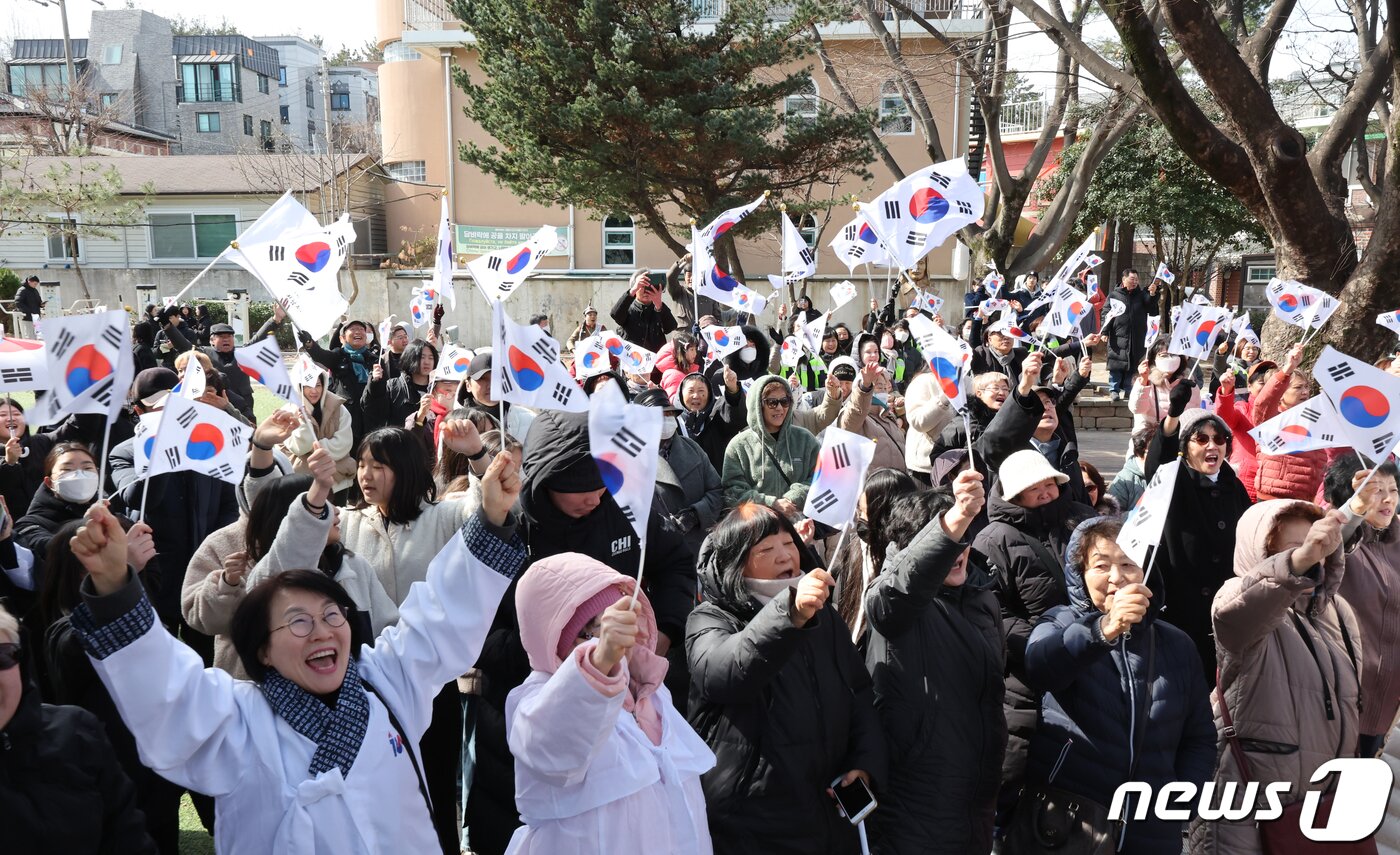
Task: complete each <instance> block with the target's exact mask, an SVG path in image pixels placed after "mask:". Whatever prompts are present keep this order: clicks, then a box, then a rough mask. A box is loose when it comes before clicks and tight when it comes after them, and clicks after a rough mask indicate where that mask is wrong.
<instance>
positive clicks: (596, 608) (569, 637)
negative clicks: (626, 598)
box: [555, 588, 621, 659]
mask: <svg viewBox="0 0 1400 855" xmlns="http://www.w3.org/2000/svg"><path fill="white" fill-rule="evenodd" d="M620 596H621V595H620V594H618V592H617V591H616V590H615V589H613V588H604V589H603V590H601V591H599V592H598V593H596V594H594V595H593V596H591V597H589V598H588V599H586V600H584V601H583V602H582V603H580V604H579V607H578V608H577V609H575V610H574V616H573V617H571V618H569V622H568V623H566V624H564V629H563V631H562V632H560V633H559V647H558V649H557V650H555V652H556V653H558V654H559V658H560V659H565V658H567V657H568V655H569V651H570V650H573V649H574V642H575V641H577V640H578V634H579V633H580V632H582V631H583V628H584V627H585V626H588V623H589V621H591V620H593V619H594V618H595V617H597V616H598V615H600V614H602V613H603V612H605V611H607V609H608V606H611V605H612V604H613V603H615V602H617V601H618V599H619V597H620Z"/></svg>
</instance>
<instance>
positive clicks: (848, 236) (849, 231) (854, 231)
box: [841, 223, 860, 240]
mask: <svg viewBox="0 0 1400 855" xmlns="http://www.w3.org/2000/svg"><path fill="white" fill-rule="evenodd" d="M859 236H860V229H858V228H856V224H855V223H851V224H850V225H849V226H846V227H845V228H844V229H842V230H841V237H842V238H844V239H845V240H855V239H856V238H857V237H859Z"/></svg>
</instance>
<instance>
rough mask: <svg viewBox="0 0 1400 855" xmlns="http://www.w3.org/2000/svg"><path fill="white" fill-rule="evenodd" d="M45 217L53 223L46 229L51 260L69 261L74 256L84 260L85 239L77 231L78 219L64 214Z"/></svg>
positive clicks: (46, 242)
mask: <svg viewBox="0 0 1400 855" xmlns="http://www.w3.org/2000/svg"><path fill="white" fill-rule="evenodd" d="M44 219H45V220H48V221H49V222H51V223H53V225H51V226H49V227H48V228H47V229H46V230H45V237H46V240H45V241H44V243H45V245H46V246H47V248H48V254H49V261H69V260H72V259H73V258H77V259H78V260H79V261H82V260H83V239H82V238H81V237H80V236H79V235H78V233H77V231H76V229H77V226H78V220H77V219H75V218H73V217H65V216H64V215H62V214H49V215H48V216H46V217H44ZM65 224H66V227H65ZM70 250H71V251H70Z"/></svg>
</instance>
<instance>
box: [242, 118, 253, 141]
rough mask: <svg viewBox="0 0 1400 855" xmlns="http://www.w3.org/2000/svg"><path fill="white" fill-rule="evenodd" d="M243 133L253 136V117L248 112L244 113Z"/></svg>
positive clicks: (246, 135)
mask: <svg viewBox="0 0 1400 855" xmlns="http://www.w3.org/2000/svg"><path fill="white" fill-rule="evenodd" d="M243 135H244V136H245V137H251V136H252V135H253V117H252V116H249V115H248V114H247V113H244V114H243Z"/></svg>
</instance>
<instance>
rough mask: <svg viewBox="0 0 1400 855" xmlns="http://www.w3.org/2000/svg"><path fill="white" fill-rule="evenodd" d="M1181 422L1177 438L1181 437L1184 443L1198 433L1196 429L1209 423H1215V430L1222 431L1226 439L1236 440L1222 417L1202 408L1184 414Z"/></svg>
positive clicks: (1194, 408)
mask: <svg viewBox="0 0 1400 855" xmlns="http://www.w3.org/2000/svg"><path fill="white" fill-rule="evenodd" d="M1179 421H1180V422H1181V429H1180V431H1179V432H1178V433H1177V436H1179V437H1181V439H1182V441H1183V442H1185V441H1186V440H1188V439H1190V438H1191V435H1192V434H1194V433H1195V432H1196V429H1197V428H1199V427H1201V425H1203V424H1204V423H1205V422H1207V421H1209V422H1211V423H1213V424H1214V425H1215V429H1216V430H1218V431H1220V433H1221V434H1222V435H1224V437H1225V438H1226V439H1233V438H1234V434H1233V433H1231V431H1230V426H1229V425H1227V424H1225V421H1224V420H1223V419H1221V418H1220V416H1217V415H1216V414H1215V413H1212V412H1211V411H1209V410H1203V409H1201V408H1200V407H1192V408H1191V409H1189V410H1187V411H1186V412H1184V413H1182V414H1181V418H1180V419H1179Z"/></svg>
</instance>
